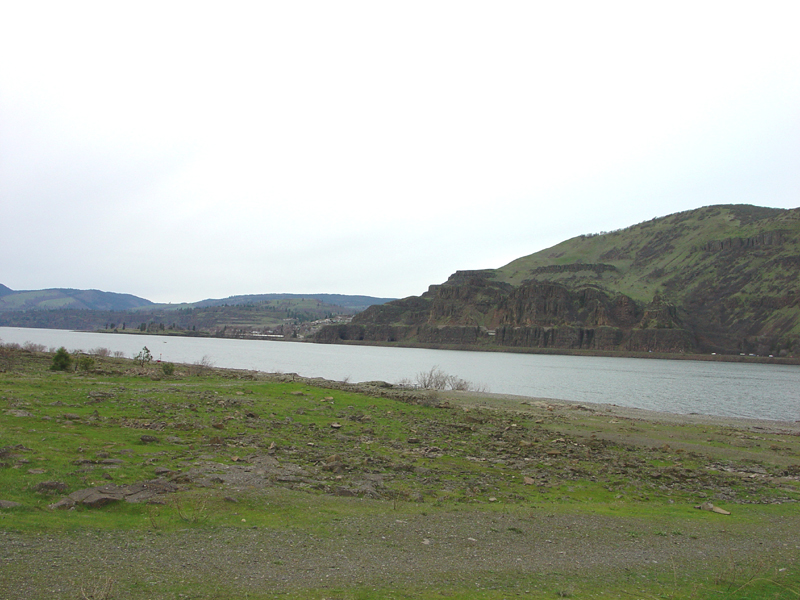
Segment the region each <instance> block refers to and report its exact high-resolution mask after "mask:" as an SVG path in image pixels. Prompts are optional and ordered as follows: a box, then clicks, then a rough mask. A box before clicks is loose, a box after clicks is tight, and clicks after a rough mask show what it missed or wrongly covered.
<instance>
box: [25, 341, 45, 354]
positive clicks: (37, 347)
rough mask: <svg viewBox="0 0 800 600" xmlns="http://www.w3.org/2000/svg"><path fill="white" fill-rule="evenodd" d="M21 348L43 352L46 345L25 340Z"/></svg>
mask: <svg viewBox="0 0 800 600" xmlns="http://www.w3.org/2000/svg"><path fill="white" fill-rule="evenodd" d="M22 349H23V350H27V351H28V352H44V351H45V350H46V349H47V347H46V346H45V345H44V344H34V343H33V342H25V343H24V344H23V345H22Z"/></svg>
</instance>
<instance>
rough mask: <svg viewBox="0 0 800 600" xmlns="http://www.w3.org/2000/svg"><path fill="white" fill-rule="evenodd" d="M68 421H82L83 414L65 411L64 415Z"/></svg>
mask: <svg viewBox="0 0 800 600" xmlns="http://www.w3.org/2000/svg"><path fill="white" fill-rule="evenodd" d="M62 416H63V417H64V418H65V419H66V420H67V421H80V420H81V416H80V415H76V414H75V413H64V414H63V415H62Z"/></svg>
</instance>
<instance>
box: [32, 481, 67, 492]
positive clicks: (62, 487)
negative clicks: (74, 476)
mask: <svg viewBox="0 0 800 600" xmlns="http://www.w3.org/2000/svg"><path fill="white" fill-rule="evenodd" d="M33 489H34V491H36V492H39V493H40V494H57V493H59V492H62V493H63V492H66V491H67V484H66V483H64V482H63V481H42V482H41V483H37V484H36V485H35V486H33Z"/></svg>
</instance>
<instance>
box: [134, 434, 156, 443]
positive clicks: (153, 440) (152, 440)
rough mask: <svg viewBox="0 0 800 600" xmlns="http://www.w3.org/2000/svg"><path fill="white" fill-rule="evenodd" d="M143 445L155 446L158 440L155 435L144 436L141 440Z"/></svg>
mask: <svg viewBox="0 0 800 600" xmlns="http://www.w3.org/2000/svg"><path fill="white" fill-rule="evenodd" d="M139 439H140V440H141V442H142V443H143V444H153V443H156V442H158V441H159V440H158V438H157V437H156V436H154V435H143V436H142V437H140V438H139Z"/></svg>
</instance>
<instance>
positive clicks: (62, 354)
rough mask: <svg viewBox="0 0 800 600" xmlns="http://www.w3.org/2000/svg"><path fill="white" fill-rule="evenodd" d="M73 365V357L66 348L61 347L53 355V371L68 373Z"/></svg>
mask: <svg viewBox="0 0 800 600" xmlns="http://www.w3.org/2000/svg"><path fill="white" fill-rule="evenodd" d="M71 364H72V357H71V356H70V355H69V352H67V349H66V348H64V346H61V348H59V349H58V350H56V353H55V354H54V355H53V364H51V365H50V370H51V371H66V370H67V369H69V367H70V365H71Z"/></svg>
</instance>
